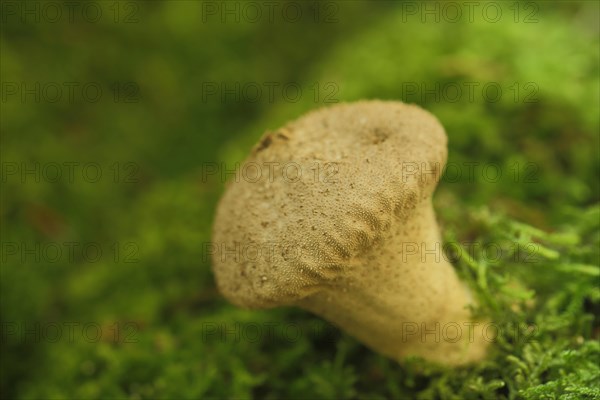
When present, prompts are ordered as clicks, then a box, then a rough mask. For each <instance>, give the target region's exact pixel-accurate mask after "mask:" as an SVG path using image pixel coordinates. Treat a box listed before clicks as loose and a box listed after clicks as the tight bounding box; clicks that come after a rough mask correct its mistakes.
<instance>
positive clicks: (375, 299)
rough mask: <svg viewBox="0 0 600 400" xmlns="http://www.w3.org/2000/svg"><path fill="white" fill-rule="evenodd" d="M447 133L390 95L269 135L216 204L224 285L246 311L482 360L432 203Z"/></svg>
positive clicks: (399, 352)
mask: <svg viewBox="0 0 600 400" xmlns="http://www.w3.org/2000/svg"><path fill="white" fill-rule="evenodd" d="M446 141H447V139H446V134H445V132H444V129H443V127H442V126H441V125H440V123H439V122H438V121H437V119H436V118H435V117H433V116H432V115H431V114H429V113H428V112H426V111H424V110H422V109H421V108H419V107H417V106H414V105H408V104H404V103H400V102H391V101H390V102H384V101H361V102H356V103H349V104H339V105H335V106H332V107H329V108H324V109H320V110H317V111H314V112H311V113H309V114H307V115H305V116H303V117H301V118H300V119H298V120H296V121H293V122H290V123H289V124H288V125H286V126H285V127H284V128H282V129H280V130H278V131H275V132H270V133H267V134H265V136H263V138H262V139H261V141H260V142H259V143H258V144H257V145H256V146H255V148H254V149H253V151H252V153H251V155H250V156H249V157H248V159H247V160H246V161H245V163H244V165H243V167H242V168H241V169H240V171H238V175H237V176H236V178H235V179H234V181H233V182H229V184H228V186H227V189H226V191H225V194H224V195H223V197H222V199H221V201H220V203H219V205H218V209H217V213H216V219H215V223H214V228H213V244H214V245H215V246H216V248H217V251H215V252H214V254H213V269H214V273H215V276H216V280H217V284H218V287H219V289H220V291H221V292H222V293H223V295H224V296H225V297H226V298H227V299H229V300H230V301H231V302H233V303H234V304H237V305H239V306H243V307H248V308H268V307H274V306H280V305H297V306H299V307H302V308H304V309H307V310H310V311H311V312H313V313H315V314H318V315H320V316H322V317H323V318H325V319H327V320H329V321H331V322H332V323H333V324H335V325H337V326H339V327H340V328H342V329H343V330H345V331H346V332H348V333H349V334H350V335H352V336H354V337H355V338H357V339H358V340H360V341H361V342H363V343H365V344H366V345H367V346H368V347H370V348H371V349H373V350H375V351H377V352H379V353H381V354H384V355H386V356H389V357H391V358H394V359H396V360H398V361H401V360H402V359H404V358H405V357H407V356H420V357H423V358H425V359H428V360H431V361H434V362H438V363H442V364H448V365H459V364H464V363H468V362H473V361H476V360H479V359H481V358H482V357H483V356H484V354H485V348H486V344H487V341H486V340H485V338H484V337H483V335H482V331H481V328H482V323H477V322H474V321H473V319H472V317H471V315H470V312H469V310H468V308H467V306H468V304H470V303H471V302H472V299H471V297H470V295H469V292H468V290H467V288H466V287H465V286H464V285H463V284H462V283H461V282H460V281H459V279H458V277H457V275H456V273H455V271H454V268H453V267H452V265H450V264H449V263H448V262H447V260H446V259H445V258H444V257H443V254H441V245H440V241H441V240H440V235H439V231H438V226H437V223H436V220H435V215H434V211H433V207H432V203H431V196H432V193H433V191H434V189H435V186H436V185H437V182H438V180H439V178H440V174H441V171H442V169H443V167H444V165H445V162H446V155H447V149H446ZM415 249H418V251H415Z"/></svg>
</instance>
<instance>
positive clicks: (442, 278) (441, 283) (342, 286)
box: [298, 200, 488, 365]
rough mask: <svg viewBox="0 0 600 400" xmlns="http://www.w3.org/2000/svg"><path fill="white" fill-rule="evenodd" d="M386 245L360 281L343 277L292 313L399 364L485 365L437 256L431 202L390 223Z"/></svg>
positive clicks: (464, 296) (450, 274)
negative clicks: (303, 313) (307, 314)
mask: <svg viewBox="0 0 600 400" xmlns="http://www.w3.org/2000/svg"><path fill="white" fill-rule="evenodd" d="M384 240H385V243H386V245H385V246H378V247H374V248H372V249H371V250H370V252H369V253H368V254H366V255H365V257H364V259H363V262H364V264H363V265H362V266H361V267H362V270H363V271H364V275H363V274H358V275H354V274H348V275H347V276H348V277H349V278H346V279H344V280H341V281H339V282H336V285H335V286H332V287H329V288H326V289H325V290H323V291H321V292H318V293H315V294H313V295H311V296H309V297H306V298H304V299H302V300H300V301H299V302H298V306H300V307H302V308H305V309H307V310H309V311H311V312H313V313H315V314H318V315H320V316H322V317H323V318H325V319H327V320H329V321H331V322H333V323H334V324H335V325H337V326H339V327H340V328H342V329H343V330H345V331H346V332H348V333H350V335H352V336H354V337H356V338H357V339H359V340H360V341H362V342H363V343H365V344H366V345H367V346H369V347H370V348H372V349H373V350H375V351H377V352H380V353H382V354H385V355H387V356H389V357H391V358H394V359H396V360H398V361H400V360H402V359H404V358H406V357H407V356H420V357H423V358H425V359H428V360H430V361H434V362H439V363H444V364H447V365H460V364H466V363H469V362H473V361H476V360H480V359H481V358H483V357H484V354H485V349H486V347H487V345H488V341H487V340H486V338H485V337H484V336H483V331H482V328H483V323H482V322H474V321H473V319H472V317H471V315H470V311H469V309H468V305H469V304H472V298H471V295H470V293H469V291H468V289H467V288H466V287H465V286H464V285H463V284H462V283H461V282H460V281H459V280H458V277H457V275H456V273H455V271H454V268H453V267H452V266H451V265H450V264H449V263H448V262H447V261H446V259H445V258H444V255H443V254H442V244H441V239H440V235H439V231H438V227H437V223H436V220H435V215H434V211H433V207H432V204H431V201H429V200H425V201H423V202H421V203H420V204H419V205H418V206H417V208H416V209H415V210H414V212H413V213H412V214H411V217H410V218H409V219H407V220H406V221H396V222H395V223H393V224H392V226H391V227H390V230H389V235H388V237H386V238H385V239H384ZM392 271H393V272H392Z"/></svg>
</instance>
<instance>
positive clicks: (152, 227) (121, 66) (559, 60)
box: [0, 2, 600, 399]
mask: <svg viewBox="0 0 600 400" xmlns="http://www.w3.org/2000/svg"><path fill="white" fill-rule="evenodd" d="M339 4H340V7H339V15H338V22H337V23H335V24H313V23H309V22H308V21H305V22H303V23H301V24H298V25H286V24H281V23H280V24H250V23H240V24H220V23H209V24H202V23H199V17H198V15H200V14H198V13H199V7H200V4H199V3H194V2H178V3H177V4H168V3H159V2H152V3H151V4H146V5H144V6H142V7H141V9H140V15H139V16H140V21H141V22H140V23H139V24H132V25H126V24H112V23H110V24H109V23H101V24H96V25H94V24H88V23H84V22H81V21H79V22H78V23H74V24H68V23H65V24H30V25H24V24H20V23H18V22H15V20H13V21H12V22H10V23H7V24H4V23H3V24H2V26H1V28H0V29H2V36H1V37H0V44H1V48H0V52H1V60H2V61H1V62H2V69H1V71H0V74H1V78H2V81H3V82H7V81H8V82H28V83H31V82H36V81H41V82H53V81H56V82H69V81H80V82H88V81H97V82H100V83H101V84H102V85H103V87H104V88H105V89H107V88H108V87H109V86H110V85H111V84H112V83H114V82H115V81H119V82H121V83H123V82H129V81H135V82H136V83H137V84H138V85H139V88H140V98H139V101H138V102H135V103H130V104H124V103H115V102H114V101H111V99H104V100H103V101H100V102H99V103H86V102H81V101H79V102H76V103H75V104H69V103H68V102H58V103H50V104H49V103H45V102H40V103H35V102H29V103H27V104H24V103H23V102H21V101H20V100H19V99H16V100H15V99H14V98H12V99H10V100H9V101H2V118H1V119H0V124H1V127H2V132H3V134H4V132H7V133H8V134H7V135H5V136H4V137H3V142H2V146H1V151H2V161H3V163H11V162H16V163H21V162H26V163H30V164H31V163H34V162H38V163H42V164H43V163H46V164H47V163H53V162H57V163H62V162H80V163H85V162H95V163H98V164H99V165H100V166H101V167H102V170H103V173H104V178H103V179H101V180H100V181H99V182H96V183H90V182H87V181H85V180H84V179H82V177H81V176H80V175H76V178H75V181H74V182H67V181H66V180H65V179H63V180H61V181H60V182H58V183H52V182H47V181H45V180H44V179H41V180H38V181H36V180H35V179H32V178H28V179H26V180H25V182H23V181H22V180H21V179H20V176H19V175H16V176H14V175H11V176H9V177H7V178H6V179H5V177H4V176H3V179H2V190H1V193H0V196H1V200H2V202H1V207H0V220H1V221H2V242H3V248H2V257H3V259H2V263H1V264H2V265H1V275H2V279H1V280H0V293H1V300H2V301H1V304H0V311H1V321H2V338H1V339H2V342H1V345H2V351H1V355H2V357H1V359H0V363H1V367H2V370H1V374H0V375H1V376H0V383H1V395H2V397H5V398H23V399H25V398H30V399H34V398H35V399H39V398H43V399H51V398H90V399H93V398H98V399H100V398H102V399H105V398H130V399H140V398H165V399H172V398H219V399H221V398H252V397H253V398H264V399H279V398H365V399H366V398H369V399H388V398H401V399H404V398H422V399H431V398H443V399H479V398H484V399H488V398H489V399H496V398H508V399H539V398H556V399H559V398H560V399H597V398H600V385H599V382H600V370H599V367H598V365H599V364H600V349H599V345H598V340H599V332H600V327H599V318H600V311H599V307H600V306H599V304H598V303H599V302H600V289H599V283H600V282H599V279H600V277H599V268H598V266H599V265H600V253H599V248H600V238H599V232H600V229H599V223H600V222H599V221H600V211H599V210H600V209H599V207H598V203H599V201H600V195H599V191H600V186H599V182H598V170H599V168H600V162H599V158H598V140H599V136H598V131H599V128H600V127H599V125H598V109H599V108H600V105H599V99H600V97H599V96H598V86H599V82H598V76H599V65H598V61H599V55H598V49H599V48H600V46H599V40H598V35H597V23H598V20H597V16H598V12H597V11H598V10H597V4H595V3H594V2H580V3H564V4H562V3H561V4H559V3H554V2H544V3H539V6H540V8H539V14H538V16H539V23H534V24H516V23H513V22H512V20H511V19H510V18H508V19H503V20H502V21H501V22H499V23H497V24H491V23H486V21H482V20H481V19H477V20H476V21H474V22H473V23H456V24H449V23H440V24H436V25H435V26H431V24H423V23H420V22H419V20H418V18H417V19H415V18H411V19H409V20H408V21H406V22H405V21H404V20H403V14H402V9H401V7H400V6H398V5H395V4H394V3H388V2H375V3H366V2H343V3H339ZM307 7H308V6H307ZM107 12H108V11H107ZM195 13H196V14H195ZM194 16H196V17H194ZM594 16H595V17H594ZM324 38H326V39H327V40H325V39H324ZM307 55H310V56H307ZM207 81H215V82H225V83H227V84H229V85H233V84H235V83H236V82H242V83H244V82H258V83H263V82H270V81H274V82H297V83H299V84H300V85H301V87H302V88H303V90H304V92H305V94H306V95H305V96H302V98H301V99H300V100H299V101H298V102H290V101H285V99H281V97H279V98H278V99H277V100H276V101H273V102H269V101H266V100H265V99H263V100H262V101H258V102H243V101H242V102H236V101H233V100H231V99H229V100H226V101H221V100H220V99H219V98H211V99H209V100H208V101H206V99H203V94H202V91H201V88H202V84H203V83H204V82H207ZM315 82H317V83H318V84H319V87H320V88H321V92H320V100H319V101H318V102H316V104H315V101H314V97H313V95H314V92H313V91H311V88H312V87H314V86H313V85H314V84H315ZM468 82H479V83H481V84H484V83H487V82H496V83H498V84H499V85H500V86H501V87H502V88H503V89H504V90H505V94H510V95H509V96H506V95H505V96H503V97H502V98H501V99H500V100H499V101H496V102H491V101H485V99H481V98H476V99H475V101H471V100H469V98H468V96H464V95H463V96H462V97H461V98H460V99H459V100H458V101H454V102H453V101H448V100H447V99H446V98H444V97H443V96H444V93H442V92H436V93H437V94H438V95H439V96H441V97H440V98H439V100H437V99H436V97H435V95H433V96H432V95H430V96H425V97H423V96H421V95H420V92H417V94H414V93H413V94H410V93H409V92H407V88H408V87H407V86H406V84H407V83H408V84H417V85H425V86H426V88H429V89H431V88H433V90H434V92H435V91H437V90H438V89H439V90H443V88H444V86H443V85H448V84H454V83H457V84H459V85H461V86H462V87H465V86H464V85H465V84H467V83H468ZM515 82H518V83H519V84H520V86H519V88H520V89H522V90H526V91H527V90H531V87H527V88H526V87H525V86H524V85H525V84H526V83H528V82H533V83H535V85H537V86H536V87H537V88H538V89H539V90H538V91H537V92H536V97H535V98H534V99H535V101H534V102H524V101H521V100H523V98H522V97H520V98H519V101H515V100H514V98H513V97H512V96H511V95H513V94H514V92H513V91H511V89H510V87H511V85H513V84H514V83H515ZM328 83H334V84H336V85H337V91H336V92H335V95H334V97H333V99H334V100H340V101H350V100H355V99H359V98H384V99H404V100H406V101H409V102H416V103H419V104H421V105H422V106H423V107H425V108H427V109H429V110H430V111H432V112H433V113H434V114H435V115H437V116H438V117H439V118H440V120H441V121H442V123H443V124H444V126H445V127H446V129H447V131H448V136H449V162H450V163H454V164H455V165H459V166H460V165H463V163H469V162H471V163H472V162H475V163H479V165H480V166H484V165H486V163H488V164H489V163H494V164H495V165H497V166H498V167H499V168H500V169H501V170H502V172H503V175H502V177H500V178H499V179H498V180H496V181H491V180H490V179H486V177H485V176H484V175H482V173H481V172H482V170H481V168H476V169H475V175H474V176H473V178H472V179H471V178H469V177H468V176H466V175H465V170H464V169H463V170H462V172H463V175H462V176H461V177H459V178H456V176H453V175H450V174H447V175H446V176H445V177H444V179H443V180H442V182H441V183H440V185H439V188H438V190H437V192H436V195H435V199H434V202H435V208H436V210H437V212H438V217H439V220H440V223H441V225H442V227H443V232H444V235H445V236H444V240H445V242H446V244H447V245H448V249H449V250H450V251H449V252H448V257H451V258H452V260H453V264H454V265H455V266H456V267H457V270H458V271H459V273H460V274H461V276H462V278H463V279H464V280H465V281H466V282H468V284H469V285H470V286H471V288H472V290H473V292H474V293H475V294H476V296H477V297H478V299H479V304H480V306H479V308H478V309H477V310H475V311H476V312H477V313H479V314H480V315H483V316H486V317H487V318H488V319H489V320H491V321H494V323H495V324H496V325H495V328H496V330H497V331H498V332H499V333H498V336H497V337H496V338H495V339H493V343H492V346H491V350H490V355H489V357H488V359H486V360H485V361H483V362H481V363H480V364H478V365H475V366H471V367H466V368H460V369H447V368H442V367H439V366H435V365H431V364H428V363H425V362H423V361H420V360H409V361H407V362H406V363H405V364H404V365H399V364H397V363H395V362H393V361H391V360H388V359H386V358H384V357H382V356H380V355H377V354H374V353H373V352H371V351H370V350H368V349H367V348H365V347H364V346H363V345H361V344H360V343H358V342H356V341H355V340H354V339H352V338H350V337H348V336H347V335H346V334H344V333H343V332H340V331H338V330H337V329H335V328H334V327H332V326H330V325H328V324H327V323H326V322H324V321H322V320H320V319H319V318H317V317H315V316H312V315H310V314H308V313H305V312H303V311H301V310H298V309H294V308H281V309H274V310H262V311H247V310H241V309H238V308H236V307H234V306H232V305H230V304H228V303H227V302H225V301H224V300H223V299H222V298H221V297H220V296H219V294H218V292H217V291H216V288H215V284H214V279H213V276H212V273H211V271H210V260H209V258H210V257H208V254H207V250H206V247H205V246H204V245H205V244H206V243H208V241H209V240H210V226H211V222H212V218H213V212H214V207H215V204H216V202H217V200H218V198H219V196H220V194H221V192H222V190H223V182H222V181H221V180H220V179H219V178H218V177H216V176H211V177H209V178H206V177H205V176H204V175H203V167H204V166H205V165H206V164H205V163H207V162H226V163H227V166H228V167H230V168H231V167H232V165H233V163H235V162H239V161H241V160H242V159H243V158H244V155H245V154H246V153H247V152H248V150H249V148H250V146H251V145H252V144H253V143H254V142H255V141H256V140H257V138H258V137H259V136H260V135H261V134H262V132H263V131H265V130H267V129H273V128H276V127H278V126H280V125H281V124H282V123H284V122H285V121H287V120H289V119H290V118H295V117H297V116H299V115H300V114H302V113H304V112H306V111H308V110H310V109H313V108H315V107H319V106H322V105H324V103H323V100H324V95H326V94H327V93H330V92H328V91H324V90H323V89H324V87H325V85H326V84H328ZM436 85H438V86H437V88H438V89H436ZM111 96H112V94H111ZM109 97H110V96H109ZM115 163H118V164H115ZM3 165H6V164H3ZM131 165H134V166H135V167H136V169H135V171H133V170H131V169H128V168H129V167H128V166H131ZM115 168H117V171H119V172H120V173H121V175H120V177H121V178H120V179H117V180H116V181H115V179H113V178H114V176H113V174H114V173H115ZM132 171H133V172H134V173H133V178H135V179H134V180H133V181H131V182H129V181H127V180H126V179H124V178H123V176H124V175H123V174H125V175H127V174H128V173H131V172H132ZM204 172H205V171H204ZM448 172H451V171H448ZM515 174H517V175H515ZM66 242H77V243H79V244H80V245H82V244H85V243H95V244H97V245H99V246H101V248H102V249H103V251H104V253H103V256H102V257H100V258H99V259H98V260H97V261H93V262H90V261H89V260H86V259H85V257H83V255H82V254H81V253H80V252H79V253H77V254H76V255H75V257H74V258H72V259H71V258H70V257H68V256H67V255H66V254H65V255H63V257H61V258H60V259H58V260H57V261H51V260H49V259H48V258H47V257H41V259H39V260H38V259H36V258H35V255H31V254H29V253H27V254H25V255H24V256H23V255H21V254H16V255H14V254H9V253H10V252H9V249H8V247H6V245H7V244H8V243H12V244H17V245H19V246H24V247H27V248H34V246H35V245H36V244H40V245H42V246H43V245H47V244H57V243H58V244H62V243H66ZM458 243H460V245H461V246H462V247H458V245H457V244H458ZM474 244H476V245H474ZM33 253H34V254H35V253H36V251H35V250H34V251H33ZM28 254H29V255H28ZM53 323H54V324H59V326H60V327H61V328H62V329H63V330H62V336H61V337H60V338H59V339H58V340H56V341H53V340H51V339H52V338H53V336H52V332H50V331H45V332H44V331H43V330H42V332H43V333H46V336H45V337H36V336H35V335H36V334H35V333H34V334H32V333H31V332H32V331H33V332H36V331H37V332H40V329H37V328H36V325H35V324H40V325H39V326H41V327H45V328H48V327H49V326H50V325H48V324H53ZM66 324H71V325H72V326H74V329H75V330H74V331H73V332H74V333H73V336H72V337H71V336H69V334H68V330H67V328H68V325H66ZM83 327H87V329H88V330H87V331H83V330H82V328H83ZM257 327H258V329H262V330H261V331H260V333H261V334H260V335H259V337H258V338H256V337H255V336H253V335H255V334H256V329H257ZM267 327H270V328H269V329H272V331H267ZM98 329H99V331H100V332H101V334H102V335H101V337H99V338H96V337H95V335H94V334H95V332H97V331H98ZM492 334H493V331H491V330H490V335H492Z"/></svg>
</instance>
